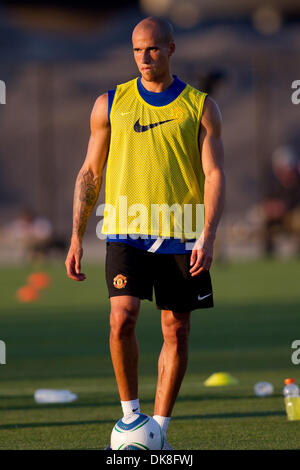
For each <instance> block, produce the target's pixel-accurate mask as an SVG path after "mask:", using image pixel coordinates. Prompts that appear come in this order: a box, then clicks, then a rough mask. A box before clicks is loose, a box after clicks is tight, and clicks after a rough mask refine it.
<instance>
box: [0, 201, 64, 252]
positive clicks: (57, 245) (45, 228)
mask: <svg viewBox="0 0 300 470" xmlns="http://www.w3.org/2000/svg"><path fill="white" fill-rule="evenodd" d="M1 235H2V236H1V238H2V239H3V240H4V241H6V242H7V243H9V244H10V245H13V246H17V247H19V248H21V250H22V253H23V257H24V258H25V259H26V260H29V261H38V260H43V259H44V258H46V257H47V256H48V255H49V253H50V250H52V249H55V250H60V251H65V248H66V244H65V242H64V241H63V240H61V239H59V238H55V237H54V234H53V226H52V224H51V222H50V221H49V220H48V219H47V218H46V217H41V216H37V215H36V214H35V212H34V211H33V210H32V209H30V208H27V207H26V208H23V209H22V210H21V211H20V212H19V214H18V215H17V217H16V218H15V219H14V220H12V221H11V222H9V223H7V224H6V225H5V226H4V227H3V228H2V231H1Z"/></svg>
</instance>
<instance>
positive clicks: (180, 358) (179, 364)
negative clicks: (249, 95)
mask: <svg viewBox="0 0 300 470" xmlns="http://www.w3.org/2000/svg"><path fill="white" fill-rule="evenodd" d="M132 42H133V51H134V58H135V61H136V64H137V67H138V69H139V71H140V73H141V77H139V78H138V79H135V80H131V81H130V82H127V83H125V84H121V85H119V86H118V87H117V88H116V90H112V91H109V92H108V93H105V94H103V95H101V96H100V97H99V98H98V99H97V100H96V102H95V105H94V108H93V111H92V114H91V137H90V141H89V145H88V151H87V156H86V159H85V162H84V164H83V166H82V168H81V170H80V172H79V175H78V177H77V181H76V186H75V194H74V215H73V235H72V240H71V245H70V250H69V253H68V256H67V259H66V268H67V272H68V276H69V277H70V278H71V279H74V280H76V281H83V280H84V279H85V275H84V274H83V273H81V271H80V260H81V257H82V237H83V234H84V231H85V228H86V224H87V221H88V218H89V216H90V214H91V211H92V210H93V207H94V205H95V203H96V201H97V197H98V194H99V190H100V186H101V179H102V172H103V168H104V166H105V163H106V161H107V175H106V205H107V207H109V208H111V207H113V208H114V209H116V210H115V211H111V213H110V214H109V212H110V211H107V212H106V214H104V224H103V229H102V231H103V233H106V234H108V237H107V255H106V280H107V286H108V291H109V297H110V304H111V312H110V328H111V329H110V351H111V357H112V362H113V367H114V372H115V376H116V381H117V384H118V389H119V394H120V398H121V405H122V408H123V413H124V416H125V419H127V420H129V421H130V420H132V419H133V418H132V417H133V414H134V413H135V412H139V411H140V405H139V399H138V373H137V371H138V343H137V339H136V335H135V325H136V321H137V318H138V314H139V309H140V300H141V299H145V298H146V299H149V300H152V290H153V287H154V289H155V297H156V304H157V307H158V308H159V309H160V310H161V323H162V332H163V337H164V344H163V347H162V350H161V354H160V357H159V362H158V382H157V389H156V398H155V408H154V419H156V421H157V422H158V423H159V424H160V426H161V428H162V431H163V436H164V447H163V449H166V450H168V449H172V448H171V446H170V445H169V444H168V442H167V439H166V431H167V427H168V424H169V421H170V417H171V413H172V410H173V406H174V403H175V400H176V397H177V395H178V392H179V389H180V385H181V382H182V380H183V377H184V374H185V371H186V366H187V359H188V336H189V329H190V313H191V310H194V309H198V308H209V307H212V306H213V294H212V287H211V280H210V274H209V269H210V266H211V262H212V257H213V244H214V239H215V235H216V229H217V225H218V222H219V220H220V216H221V212H222V208H223V202H224V186H225V178H224V170H223V146H222V141H221V117H220V112H219V109H218V107H217V105H216V103H215V102H214V101H213V100H212V99H210V98H209V97H206V95H205V94H204V93H202V92H200V91H198V90H196V89H194V88H192V87H191V86H190V85H187V84H185V83H184V82H182V81H181V80H179V79H178V78H177V77H176V76H172V75H171V72H170V58H171V56H172V55H173V53H174V51H175V44H174V40H173V33H172V27H171V25H170V24H169V23H168V22H166V21H164V20H161V19H159V18H154V17H149V18H146V19H144V20H142V21H141V22H140V23H138V24H137V26H136V27H135V28H134V31H133V34H132ZM120 197H121V198H124V197H126V201H127V202H128V207H132V206H133V205H134V204H135V203H136V205H137V204H138V205H139V207H142V208H145V209H146V216H145V217H144V218H142V220H139V225H136V224H134V223H132V222H133V221H132V217H131V216H130V212H128V214H129V215H128V217H127V218H126V217H125V218H124V216H123V215H124V214H123V212H122V210H121V211H120V208H121V206H122V204H121V202H122V201H123V200H122V201H121V199H120ZM122 203H123V202H122ZM152 203H153V204H154V205H155V204H158V205H162V204H167V205H168V207H170V206H172V205H173V204H174V205H175V204H176V207H179V208H182V207H183V205H184V204H185V203H186V204H187V205H188V204H192V205H193V206H196V205H197V204H198V205H201V204H202V205H203V204H204V207H205V224H204V229H203V231H202V232H201V233H200V232H199V230H198V235H197V237H194V238H193V233H194V232H193V231H191V230H187V232H185V234H184V236H182V232H180V230H179V229H178V220H176V217H174V218H173V219H172V220H171V222H170V224H169V227H168V229H169V232H168V230H166V229H164V228H161V224H159V223H158V220H154V228H153V227H152V225H151V229H149V224H147V223H148V222H149V220H150V219H151V216H149V213H148V209H149V210H150V209H151V205H152ZM141 211H142V210H141ZM142 212H143V211H142ZM116 214H119V215H116ZM116 219H117V220H116ZM152 221H153V220H152ZM114 222H117V223H114ZM129 222H130V223H129ZM112 227H113V228H112ZM168 234H169V235H170V236H169V237H168ZM138 235H140V238H137V236H138ZM185 239H192V240H193V244H192V248H193V249H192V251H191V249H188V248H187V246H186V244H185V243H183V241H185Z"/></svg>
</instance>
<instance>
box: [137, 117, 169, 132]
mask: <svg viewBox="0 0 300 470" xmlns="http://www.w3.org/2000/svg"><path fill="white" fill-rule="evenodd" d="M170 121H174V119H167V120H166V121H159V122H154V123H153V124H148V125H147V126H142V125H141V124H140V119H138V120H137V121H136V123H135V125H134V130H135V132H145V131H148V130H149V129H152V128H153V127H156V126H160V125H161V124H164V123H165V122H170Z"/></svg>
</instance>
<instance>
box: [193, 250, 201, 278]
mask: <svg viewBox="0 0 300 470" xmlns="http://www.w3.org/2000/svg"><path fill="white" fill-rule="evenodd" d="M194 256H196V259H195V261H196V262H195V263H194V266H193V267H192V268H191V269H190V273H193V272H194V271H196V269H198V268H199V266H201V264H202V262H203V256H204V253H203V251H200V250H195V255H194Z"/></svg>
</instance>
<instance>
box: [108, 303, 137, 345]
mask: <svg viewBox="0 0 300 470" xmlns="http://www.w3.org/2000/svg"><path fill="white" fill-rule="evenodd" d="M138 311H139V309H138V305H136V304H135V303H130V302H124V303H118V305H112V307H111V312H110V332H111V335H112V336H113V337H114V338H116V339H122V338H125V337H128V336H130V335H131V334H132V333H133V332H134V330H135V326H136V321H137V317H138Z"/></svg>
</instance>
